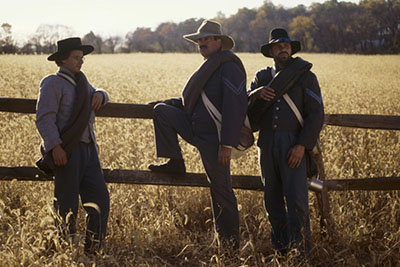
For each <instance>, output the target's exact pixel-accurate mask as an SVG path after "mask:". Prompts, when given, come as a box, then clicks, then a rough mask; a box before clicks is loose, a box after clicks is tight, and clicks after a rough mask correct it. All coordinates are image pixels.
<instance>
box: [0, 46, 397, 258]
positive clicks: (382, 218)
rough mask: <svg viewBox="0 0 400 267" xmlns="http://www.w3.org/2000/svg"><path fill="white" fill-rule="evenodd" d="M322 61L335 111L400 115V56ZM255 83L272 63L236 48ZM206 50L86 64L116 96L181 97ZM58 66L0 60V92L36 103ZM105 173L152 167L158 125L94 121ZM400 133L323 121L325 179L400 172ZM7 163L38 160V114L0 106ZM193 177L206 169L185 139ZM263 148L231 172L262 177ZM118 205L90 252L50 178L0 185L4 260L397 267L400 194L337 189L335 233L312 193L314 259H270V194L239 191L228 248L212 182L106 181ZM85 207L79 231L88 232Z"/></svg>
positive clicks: (130, 99)
mask: <svg viewBox="0 0 400 267" xmlns="http://www.w3.org/2000/svg"><path fill="white" fill-rule="evenodd" d="M299 56H301V57H302V58H304V59H306V60H308V61H310V62H312V63H313V64H314V66H313V69H312V70H313V71H314V73H316V75H317V77H318V80H319V83H320V86H321V90H322V95H323V99H324V104H325V112H326V113H354V114H356V113H357V114H384V115H397V116H399V115H400V104H399V102H400V90H399V88H400V68H399V62H400V55H385V56H361V55H333V54H300V55H299ZM239 57H240V58H241V59H242V60H243V63H244V65H245V67H246V70H247V78H248V84H249V83H250V81H251V79H252V78H253V76H254V74H255V72H256V71H257V70H258V69H260V68H263V67H265V66H267V65H270V64H271V63H272V61H271V60H270V59H267V58H264V57H263V56H262V55H261V54H247V53H244V54H239ZM201 62H202V58H201V56H200V55H199V54H146V53H138V54H117V55H88V56H87V57H86V61H85V64H84V66H83V71H84V72H85V73H86V75H87V76H88V78H89V81H90V82H91V83H92V84H93V85H94V86H95V87H99V88H105V89H106V90H107V91H108V92H109V94H110V101H111V102H124V103H147V102H150V101H153V100H157V99H164V98H169V97H173V96H178V95H180V93H181V90H182V88H183V86H184V84H185V82H186V81H187V79H188V77H189V76H190V75H191V73H192V72H193V71H194V70H195V69H196V68H197V67H198V66H199V64H201ZM56 70H57V68H56V65H55V64H54V63H51V62H48V61H47V60H46V56H43V55H34V56H21V55H0V96H1V97H16V98H36V97H37V93H38V86H39V83H40V80H41V79H42V78H43V77H44V76H45V75H47V74H50V73H54V72H55V71H56ZM96 135H97V140H98V144H99V146H100V160H101V163H102V167H103V168H111V169H139V170H146V169H147V166H148V165H149V164H150V163H153V162H161V161H160V160H158V159H157V158H156V155H155V149H154V135H153V126H152V122H151V121H150V120H141V119H114V118H97V119H96ZM399 137H400V132H399V131H383V130H366V129H352V128H344V127H333V126H325V127H324V129H323V130H322V132H321V137H320V139H321V148H322V152H323V157H324V166H325V170H326V175H327V178H328V179H329V178H365V177H383V176H397V177H399V176H400V142H399V141H400V140H399V139H400V138H399ZM0 138H1V142H0V166H32V165H34V162H35V161H36V160H37V159H38V157H39V150H38V147H39V144H40V138H39V135H38V133H37V131H36V128H35V123H34V115H32V114H30V115H23V114H12V113H2V112H0ZM182 149H183V153H184V157H185V161H186V167H187V169H188V171H189V172H204V170H203V167H202V165H201V164H200V157H199V155H198V153H197V151H196V150H195V149H194V148H193V147H191V146H189V145H187V144H185V143H183V142H182ZM259 171H260V170H259V166H258V159H257V149H256V147H252V148H251V151H250V152H249V153H248V154H247V155H246V157H245V158H241V159H240V160H235V161H233V163H232V173H233V174H250V175H259ZM108 188H109V191H110V198H111V211H110V218H109V228H108V234H107V237H106V240H105V246H104V254H102V255H98V256H96V257H87V256H86V255H85V254H84V253H83V246H82V242H80V243H67V242H61V243H60V242H58V241H57V240H58V239H57V238H56V236H57V231H56V230H57V229H56V228H55V226H54V216H55V215H54V213H53V210H52V200H53V184H52V183H51V182H19V181H16V180H13V181H0V266H302V265H306V266H400V228H399V225H400V201H399V200H400V199H399V192H397V191H385V192H379V191H378V192H363V191H348V192H329V200H330V205H331V212H332V217H333V219H334V222H335V230H334V232H333V233H332V234H331V235H326V233H321V232H320V226H319V217H318V211H317V205H316V198H315V195H314V194H313V193H311V192H310V194H309V198H310V216H311V227H312V240H313V244H314V248H313V250H312V254H311V257H310V259H309V260H308V262H301V261H298V260H296V258H295V257H294V256H293V257H292V256H291V255H289V256H288V257H287V258H286V259H283V260H281V261H280V262H276V261H274V260H273V253H274V252H273V249H272V247H271V242H270V237H269V234H270V226H269V222H268V219H267V216H266V212H265V210H264V207H263V193H262V192H255V191H246V190H235V192H236V195H237V198H238V204H239V212H240V224H241V227H240V233H241V234H240V235H241V246H240V251H239V252H238V253H237V254H235V255H228V254H226V253H224V251H221V250H220V249H219V248H218V246H217V245H215V244H211V242H212V240H213V237H214V229H213V222H212V213H211V206H210V196H209V189H208V188H189V187H172V186H171V187H168V186H146V185H122V184H108ZM83 216H84V212H83V209H82V208H80V211H79V218H78V233H79V234H80V237H81V238H83V233H84V218H83Z"/></svg>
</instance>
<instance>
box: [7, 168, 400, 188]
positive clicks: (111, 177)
mask: <svg viewBox="0 0 400 267" xmlns="http://www.w3.org/2000/svg"><path fill="white" fill-rule="evenodd" d="M103 172H104V179H105V180H106V182H107V183H123V184H147V185H172V186H190V187H208V186H209V184H208V181H207V178H206V176H205V174H203V173H186V175H184V176H177V175H168V174H163V173H154V172H150V171H142V170H110V169H103ZM14 179H17V180H18V181H53V177H50V176H47V175H45V174H43V173H42V172H40V171H39V170H38V169H37V168H35V167H5V166H3V167H1V166H0V180H14ZM325 186H326V187H327V189H328V190H329V191H345V190H400V177H381V178H355V179H354V178H353V179H329V180H326V181H325ZM232 187H233V188H237V189H246V190H260V191H261V190H264V186H263V184H262V182H261V178H260V176H252V175H232Z"/></svg>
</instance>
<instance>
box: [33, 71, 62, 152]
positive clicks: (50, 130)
mask: <svg viewBox="0 0 400 267" xmlns="http://www.w3.org/2000/svg"><path fill="white" fill-rule="evenodd" d="M61 97H62V93H61V91H60V89H59V86H57V85H56V76H55V75H51V76H47V77H46V78H44V79H43V80H42V82H41V83H40V89H39V97H38V101H37V104H36V127H37V129H38V131H39V134H40V136H41V137H42V139H43V145H44V148H45V151H46V152H47V151H50V150H52V149H53V148H54V147H55V146H56V145H58V144H62V140H61V137H60V133H59V130H58V128H57V125H56V120H57V112H58V109H59V105H60V102H61Z"/></svg>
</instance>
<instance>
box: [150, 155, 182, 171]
mask: <svg viewBox="0 0 400 267" xmlns="http://www.w3.org/2000/svg"><path fill="white" fill-rule="evenodd" d="M149 169H150V170H151V171H153V172H165V173H173V174H185V173H186V168H185V162H184V161H183V159H170V160H169V161H168V162H167V163H164V164H161V165H155V164H151V165H149Z"/></svg>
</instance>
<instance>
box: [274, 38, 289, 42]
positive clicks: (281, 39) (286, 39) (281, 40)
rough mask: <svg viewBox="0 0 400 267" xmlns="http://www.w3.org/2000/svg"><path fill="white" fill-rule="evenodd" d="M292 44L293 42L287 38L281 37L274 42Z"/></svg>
mask: <svg viewBox="0 0 400 267" xmlns="http://www.w3.org/2000/svg"><path fill="white" fill-rule="evenodd" d="M290 42H291V40H290V39H289V38H286V37H281V38H278V39H276V40H275V41H274V43H290Z"/></svg>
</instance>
